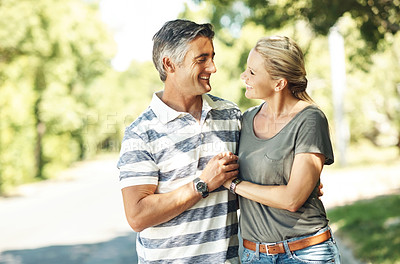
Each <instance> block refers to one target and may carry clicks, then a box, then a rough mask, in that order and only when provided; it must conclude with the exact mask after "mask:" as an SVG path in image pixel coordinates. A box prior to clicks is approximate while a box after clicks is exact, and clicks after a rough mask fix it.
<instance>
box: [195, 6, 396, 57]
mask: <svg viewBox="0 0 400 264" xmlns="http://www.w3.org/2000/svg"><path fill="white" fill-rule="evenodd" d="M203 1H205V2H209V3H212V5H213V6H214V9H213V10H214V12H213V15H212V17H213V19H212V22H213V23H214V24H215V25H217V26H218V27H222V26H226V25H223V24H224V23H223V22H222V21H227V20H226V19H222V18H223V17H225V16H228V17H229V18H230V21H231V23H234V24H235V23H237V22H239V23H240V21H244V20H246V21H252V22H255V23H256V24H259V25H263V26H264V27H265V28H282V27H284V26H286V25H289V24H293V23H294V22H295V21H297V20H306V21H307V22H309V24H310V25H311V27H312V28H313V30H314V31H315V32H316V33H317V34H322V35H327V34H328V33H329V29H330V28H331V27H332V26H334V25H335V24H336V22H337V21H338V19H339V18H340V17H342V16H343V15H344V14H346V13H348V14H350V16H351V17H352V18H353V19H354V21H355V22H356V23H357V27H358V28H359V29H360V32H361V35H362V37H363V39H364V40H365V41H366V42H367V43H368V48H369V49H370V51H373V50H374V49H376V47H377V44H378V43H379V42H380V41H381V40H383V39H384V38H385V34H386V33H390V34H393V35H394V34H396V33H397V32H398V31H399V30H400V26H399V25H400V16H399V14H400V1H398V0H394V1H387V0H376V1H370V0H357V1H347V0H335V1H332V0H300V1H299V0H282V1H270V0H243V1H238V0H215V1H214V0H213V1H210V0H203ZM203 1H201V0H197V1H195V2H203ZM241 6H242V8H239V7H241ZM238 17H241V18H240V19H239V20H238Z"/></svg>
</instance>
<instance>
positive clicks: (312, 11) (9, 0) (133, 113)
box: [0, 0, 400, 263]
mask: <svg viewBox="0 0 400 264" xmlns="http://www.w3.org/2000/svg"><path fill="white" fill-rule="evenodd" d="M175 18H185V19H190V20H193V21H196V22H198V23H205V22H210V23H212V24H213V25H214V27H215V31H216V36H215V40H214V45H215V51H216V57H215V63H216V66H217V73H216V74H214V75H213V76H212V87H213V91H212V93H213V94H214V95H216V96H220V97H223V98H226V99H228V100H231V101H233V102H236V103H237V104H238V105H239V107H240V108H241V109H242V110H243V111H244V110H246V109H247V108H248V107H250V106H253V105H257V104H259V103H260V102H258V101H253V100H248V99H246V98H245V97H244V91H245V88H244V87H243V85H242V82H241V81H240V78H239V75H240V73H241V72H242V71H243V70H244V69H245V67H246V60H247V55H248V53H249V51H250V49H251V48H252V47H253V46H254V45H255V43H256V41H257V40H258V39H259V38H261V37H264V36H269V35H276V34H279V35H286V36H289V37H291V38H293V39H294V40H295V41H296V42H297V43H298V44H299V45H300V47H301V48H302V50H303V51H304V53H305V61H306V69H307V78H308V83H309V85H308V92H309V94H310V95H311V97H312V98H313V99H314V101H315V102H316V103H317V104H318V106H319V107H320V108H321V109H322V110H323V111H324V112H325V114H326V115H327V117H328V120H329V122H330V126H331V134H332V141H333V143H334V151H335V157H336V162H335V165H333V166H329V167H326V168H325V169H324V173H323V175H322V181H323V183H324V186H325V187H324V189H325V195H324V197H323V200H324V202H325V204H326V206H327V208H328V209H329V211H328V215H329V216H330V218H331V221H332V222H331V223H332V225H333V226H334V227H335V229H336V231H337V234H338V236H340V237H342V238H343V240H344V241H345V243H344V245H345V248H350V249H351V251H352V254H353V253H354V255H355V256H356V258H357V260H359V261H363V262H365V263H400V251H399V250H398V249H399V248H400V195H399V193H400V159H399V157H400V33H398V31H399V30H400V1H399V0H351V1H348V0H334V1H332V0H279V1H277V0H243V1H235V0H214V1H208V0H172V1H162V0H156V1H151V0H149V1H136V0H65V1H57V0H39V1H33V0H2V1H0V196H1V198H0V263H54V261H57V262H60V263H63V262H62V261H64V263H135V261H136V260H135V256H134V234H133V231H131V230H130V229H129V228H128V225H127V223H126V222H125V219H124V214H123V210H122V200H121V197H120V191H119V187H118V171H117V170H116V167H115V166H116V162H117V159H118V151H119V147H120V143H121V140H122V136H123V132H124V128H125V126H127V125H129V124H130V123H131V122H132V121H133V120H134V119H135V118H136V117H137V116H138V115H139V114H140V113H141V112H142V111H143V110H144V109H145V108H146V107H147V105H148V104H149V102H150V100H151V96H152V93H153V92H155V91H158V90H161V89H162V88H163V85H162V82H161V81H160V80H159V77H158V73H157V72H156V70H155V68H154V67H153V64H152V62H151V49H152V40H151V39H152V36H153V35H154V33H155V32H156V31H157V30H158V29H159V28H160V27H161V26H162V25H163V23H164V22H166V21H167V20H171V19H175ZM107 195H109V196H107ZM88 197H89V198H90V197H91V198H90V199H89V198H88ZM49 201H52V203H49ZM61 201H62V202H61ZM67 201H68V204H67ZM99 203H101V206H99ZM32 208H33V209H32ZM77 208H79V210H77ZM62 214H66V215H68V217H61V216H62ZM54 215H58V216H59V219H58V218H57V219H54V220H53V221H50V222H51V223H52V229H49V224H48V220H49V217H50V218H51V217H54ZM33 219H34V220H35V221H33ZM44 219H47V220H44ZM100 222H101V223H100ZM32 223H34V225H33V226H32V228H28V226H29V225H30V224H31V225H32ZM57 223H58V224H57ZM61 223H62V227H61ZM95 223H96V224H95ZM97 224H98V225H102V227H96V228H92V229H93V230H92V231H90V230H91V229H90V227H93V226H94V225H97ZM66 225H67V226H68V228H67V229H66V230H67V231H66V230H65V228H66ZM77 226H81V228H82V229H84V230H85V231H88V230H89V231H90V232H89V231H88V233H87V234H85V236H84V237H82V232H81V231H79V230H78V229H77V228H76V227H77ZM23 227H25V229H24V228H23ZM46 228H47V229H46ZM32 229H34V230H35V232H34V235H33V234H32ZM41 229H43V231H41ZM45 229H46V230H45ZM61 230H63V231H62V232H61ZM68 230H69V231H68ZM60 233H63V235H62V236H60ZM55 234H58V236H57V235H56V236H55ZM99 234H102V235H100V236H99ZM43 237H47V239H45V241H43V242H42V243H39V242H38V241H39V240H40V239H42V238H43ZM55 237H59V239H58V240H57V239H55ZM79 237H80V238H81V240H79V239H78V238H79ZM74 238H75V239H74ZM10 239H12V240H13V242H10V241H11V240H10ZM60 245H63V246H65V245H68V246H65V247H63V246H60ZM35 248H36V251H35V250H34V249H35ZM105 252H108V253H107V254H106V253H105ZM121 252H126V255H124V254H122V253H121ZM34 256H35V257H34ZM73 256H75V258H74V257H73ZM121 256H123V257H121ZM118 257H121V258H118ZM29 259H30V260H29ZM45 259H47V260H48V262H46V261H45Z"/></svg>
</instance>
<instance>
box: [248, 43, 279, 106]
mask: <svg viewBox="0 0 400 264" xmlns="http://www.w3.org/2000/svg"><path fill="white" fill-rule="evenodd" d="M240 78H241V79H242V80H243V81H244V83H245V84H246V93H245V96H246V97H247V98H249V99H262V100H265V99H267V98H268V97H271V96H272V95H273V94H274V91H275V86H276V85H277V83H278V81H277V80H273V79H272V78H271V76H270V75H269V73H268V72H267V70H266V69H265V64H264V58H263V57H262V56H261V55H260V53H258V52H257V51H256V50H254V49H252V50H251V51H250V53H249V57H248V58H247V68H246V70H245V71H244V72H243V73H242V74H241V75H240Z"/></svg>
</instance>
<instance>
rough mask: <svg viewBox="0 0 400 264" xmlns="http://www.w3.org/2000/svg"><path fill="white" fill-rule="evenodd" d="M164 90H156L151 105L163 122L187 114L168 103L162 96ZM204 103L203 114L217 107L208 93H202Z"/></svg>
mask: <svg viewBox="0 0 400 264" xmlns="http://www.w3.org/2000/svg"><path fill="white" fill-rule="evenodd" d="M163 92H164V91H159V92H155V93H154V94H153V98H152V99H151V103H150V107H151V109H152V110H153V112H154V113H155V115H156V116H157V118H158V119H159V120H160V121H161V122H162V123H163V124H166V123H168V122H170V121H172V120H174V119H176V118H178V117H181V116H184V115H187V114H188V113H186V112H178V111H176V110H174V109H172V108H171V107H169V106H168V105H166V104H165V103H164V102H163V101H162V100H161V97H162V95H163ZM202 99H203V105H202V116H205V115H206V114H207V113H208V112H209V111H210V110H212V109H214V108H217V105H216V104H215V102H214V101H213V100H212V99H211V98H210V97H209V96H208V95H207V94H203V95H202Z"/></svg>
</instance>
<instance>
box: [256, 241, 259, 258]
mask: <svg viewBox="0 0 400 264" xmlns="http://www.w3.org/2000/svg"><path fill="white" fill-rule="evenodd" d="M256 258H257V260H259V259H260V243H258V242H257V243H256Z"/></svg>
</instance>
